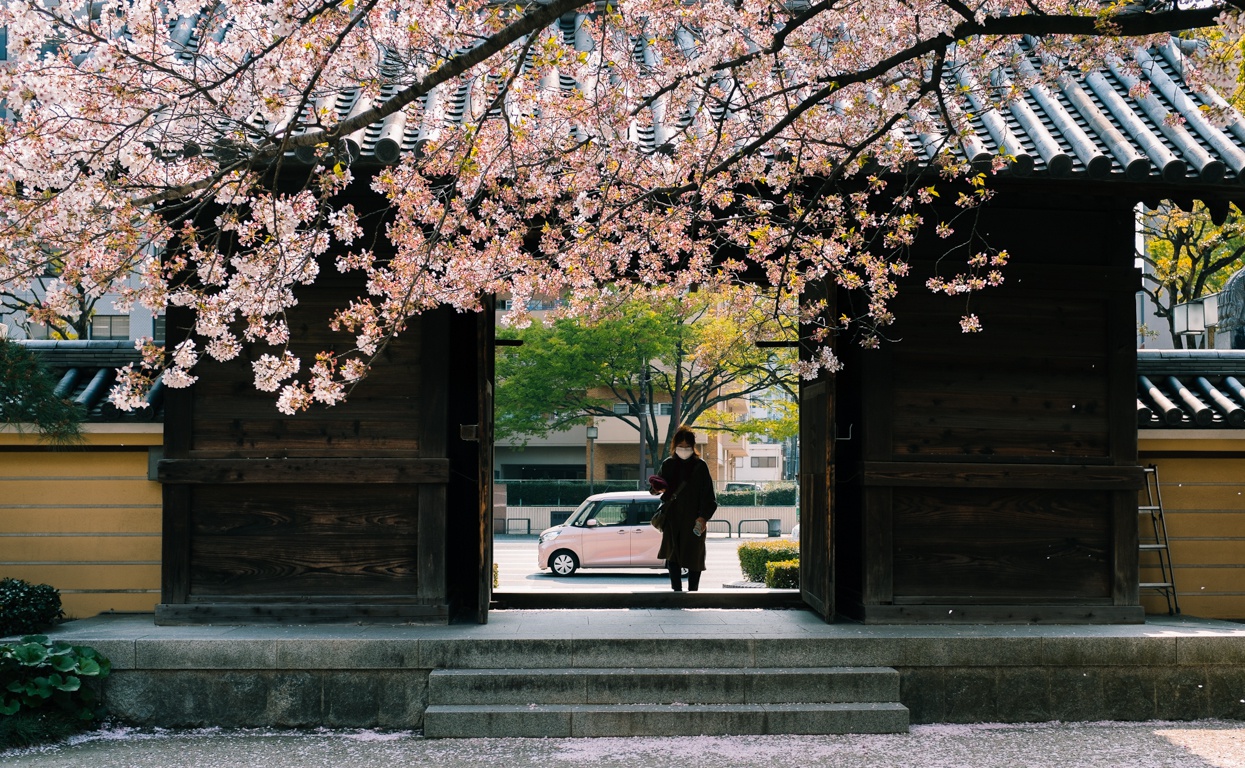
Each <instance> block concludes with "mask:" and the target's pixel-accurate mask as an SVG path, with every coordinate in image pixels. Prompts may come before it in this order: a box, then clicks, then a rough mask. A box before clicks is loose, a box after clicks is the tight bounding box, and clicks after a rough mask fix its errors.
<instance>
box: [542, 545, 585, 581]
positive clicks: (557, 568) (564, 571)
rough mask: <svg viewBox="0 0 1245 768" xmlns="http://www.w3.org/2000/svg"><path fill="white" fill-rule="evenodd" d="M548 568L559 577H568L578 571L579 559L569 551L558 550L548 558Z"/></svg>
mask: <svg viewBox="0 0 1245 768" xmlns="http://www.w3.org/2000/svg"><path fill="white" fill-rule="evenodd" d="M549 567H550V568H552V569H553V572H554V573H556V574H557V575H559V576H570V575H571V574H573V573H575V571H577V570H579V558H577V557H575V553H574V552H571V551H570V550H566V549H559V550H558V551H557V552H554V553H553V557H550V558H549Z"/></svg>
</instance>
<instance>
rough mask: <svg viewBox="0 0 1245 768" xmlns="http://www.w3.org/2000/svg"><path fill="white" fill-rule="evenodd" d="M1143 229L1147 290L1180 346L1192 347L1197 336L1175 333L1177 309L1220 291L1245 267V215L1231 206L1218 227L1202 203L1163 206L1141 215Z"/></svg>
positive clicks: (1145, 289) (1143, 284) (1143, 283)
mask: <svg viewBox="0 0 1245 768" xmlns="http://www.w3.org/2000/svg"><path fill="white" fill-rule="evenodd" d="M1141 230H1142V235H1143V237H1144V238H1145V249H1144V251H1143V252H1142V253H1141V254H1139V255H1140V256H1141V258H1142V259H1143V260H1144V261H1145V262H1146V264H1147V266H1148V269H1146V270H1145V273H1144V274H1143V275H1142V286H1141V289H1142V291H1144V292H1145V293H1146V294H1147V295H1148V296H1149V297H1150V299H1151V301H1153V302H1154V306H1155V314H1156V315H1157V316H1158V317H1160V318H1163V319H1165V320H1166V321H1167V324H1168V330H1169V332H1170V333H1171V334H1172V339H1173V341H1174V343H1175V344H1176V346H1177V347H1179V346H1180V345H1181V344H1182V343H1185V342H1186V341H1187V342H1188V343H1190V344H1192V343H1193V342H1194V339H1193V338H1189V339H1181V337H1178V336H1176V335H1175V313H1174V312H1173V311H1172V308H1173V307H1174V306H1175V305H1177V304H1182V303H1185V302H1189V301H1193V300H1195V299H1199V298H1202V297H1203V296H1206V295H1209V294H1211V293H1214V292H1216V291H1218V290H1219V289H1220V288H1222V287H1223V284H1224V282H1225V281H1226V280H1227V279H1228V278H1229V277H1231V276H1232V274H1233V273H1235V272H1236V271H1237V270H1239V269H1241V267H1242V266H1245V215H1243V214H1242V213H1241V211H1240V209H1239V208H1237V207H1236V205H1230V206H1229V207H1228V209H1227V211H1226V217H1225V218H1224V220H1223V222H1222V223H1220V224H1216V223H1215V222H1214V221H1213V220H1212V217H1211V212H1210V210H1209V209H1208V208H1207V207H1206V206H1205V204H1203V203H1202V202H1200V201H1198V202H1195V203H1194V205H1193V209H1192V210H1189V211H1185V210H1182V209H1180V208H1178V207H1176V206H1175V205H1173V204H1172V203H1163V204H1162V205H1160V206H1159V207H1158V208H1157V209H1155V210H1154V211H1151V212H1147V213H1145V214H1144V215H1142V216H1141Z"/></svg>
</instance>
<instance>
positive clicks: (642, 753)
mask: <svg viewBox="0 0 1245 768" xmlns="http://www.w3.org/2000/svg"><path fill="white" fill-rule="evenodd" d="M0 763H3V765H4V766H5V767H6V768H82V766H90V767H91V768H257V767H259V766H263V768H342V766H349V768H399V767H401V766H411V767H412V768H414V767H415V766H420V767H421V768H422V767H427V768H497V766H499V765H504V766H505V767H506V768H570V767H572V766H574V767H575V768H579V767H580V766H592V767H593V768H776V767H777V766H810V767H812V766H818V767H821V766H826V767H827V768H829V767H830V766H833V767H834V768H1245V723H1242V722H1226V721H1213V720H1207V721H1200V722H1195V723H1166V722H1150V723H1085V724H1060V723H1039V724H1031V725H997V724H993V725H991V724H985V725H926V726H913V728H912V732H911V733H909V734H906V735H890V736H764V737H755V736H754V737H729V736H728V737H707V736H700V737H688V738H660V739H659V738H630V739H471V740H467V739H463V740H442V741H437V740H425V739H423V738H421V737H419V736H418V735H417V734H412V733H409V732H399V733H382V732H377V731H353V732H345V731H342V732H327V731H321V732H304V733H299V732H290V731H261V730H255V731H233V732H229V731H220V730H216V729H211V730H204V731H186V732H150V731H149V732H141V731H134V730H128V729H119V730H114V731H101V732H96V733H93V734H88V735H86V736H85V737H79V738H77V739H75V740H74V743H72V744H69V745H64V746H56V747H44V748H41V749H38V750H32V751H25V752H9V753H7V754H5V753H0Z"/></svg>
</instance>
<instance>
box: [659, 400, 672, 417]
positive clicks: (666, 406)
mask: <svg viewBox="0 0 1245 768" xmlns="http://www.w3.org/2000/svg"><path fill="white" fill-rule="evenodd" d="M672 413H674V403H661V404H659V405H658V406H657V415H659V416H669V415H670V414H672Z"/></svg>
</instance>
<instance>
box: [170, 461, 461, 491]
mask: <svg viewBox="0 0 1245 768" xmlns="http://www.w3.org/2000/svg"><path fill="white" fill-rule="evenodd" d="M158 466H159V470H158V471H159V478H160V482H162V483H173V484H211V485H220V484H225V483H333V484H339V483H444V482H447V481H448V480H449V475H450V463H449V461H448V460H446V459H439V458H434V459H342V458H318V459H164V460H163V461H161V462H160V463H159V465H158Z"/></svg>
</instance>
